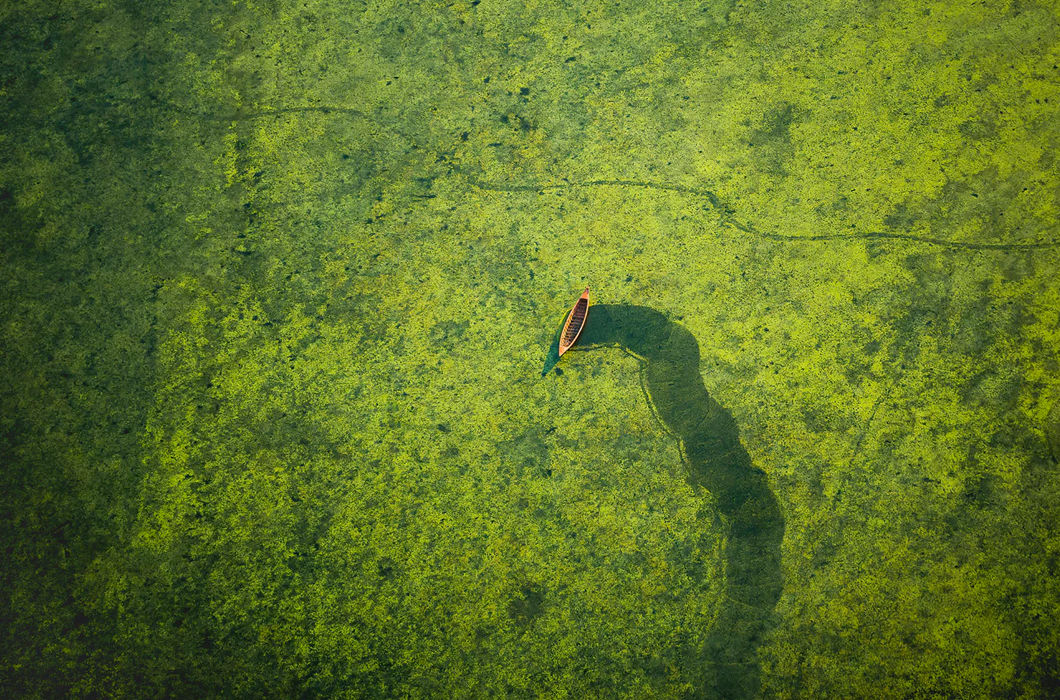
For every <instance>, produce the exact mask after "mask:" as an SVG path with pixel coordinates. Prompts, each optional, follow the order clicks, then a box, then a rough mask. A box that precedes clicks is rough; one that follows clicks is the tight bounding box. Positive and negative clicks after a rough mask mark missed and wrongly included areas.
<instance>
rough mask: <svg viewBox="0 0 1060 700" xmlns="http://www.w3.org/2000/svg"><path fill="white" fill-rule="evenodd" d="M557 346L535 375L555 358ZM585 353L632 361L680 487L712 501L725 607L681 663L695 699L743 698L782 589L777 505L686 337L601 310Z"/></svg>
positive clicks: (589, 325) (585, 339)
mask: <svg viewBox="0 0 1060 700" xmlns="http://www.w3.org/2000/svg"><path fill="white" fill-rule="evenodd" d="M557 340H558V335H557ZM557 340H554V341H553V346H552V350H551V351H550V354H549V358H548V360H547V361H546V363H545V370H544V372H543V373H542V374H547V373H548V371H549V370H551V369H552V367H554V366H555V363H556V361H557V360H558V357H557V356H556V349H557ZM593 346H597V347H601V346H603V347H615V346H617V347H621V348H624V349H625V350H627V351H629V352H630V353H632V354H633V355H635V356H637V358H638V360H639V361H640V362H641V363H642V371H643V380H644V386H645V389H646V390H647V392H648V394H650V400H651V402H652V403H653V404H654V409H655V412H656V414H657V415H658V416H659V418H660V419H661V420H662V422H663V423H665V424H666V426H667V427H668V428H669V429H670V430H671V431H673V433H674V434H675V435H676V436H677V437H678V438H679V439H680V441H681V444H682V445H683V447H684V450H683V453H684V457H685V461H686V462H687V464H688V468H689V471H688V480H689V483H691V484H692V486H693V487H701V488H704V489H707V490H708V491H710V492H711V493H712V494H714V496H715V498H716V500H717V503H718V508H719V510H720V511H721V513H722V514H723V515H724V516H725V520H726V521H727V523H728V527H729V532H728V543H727V546H726V552H725V556H726V587H727V590H726V594H725V598H726V600H725V602H724V604H723V605H722V608H721V613H720V614H719V616H718V619H717V621H716V622H715V625H714V628H713V629H712V630H711V633H710V636H709V638H708V640H707V643H706V645H705V648H704V649H702V650H701V653H700V654H699V655H698V657H697V658H690V659H685V660H683V663H684V664H685V665H687V667H688V668H687V671H688V672H689V675H690V676H692V677H693V678H695V679H696V680H697V682H698V685H699V687H698V688H697V691H696V693H695V694H696V695H697V696H699V695H702V696H705V697H724V698H741V697H752V696H754V695H756V694H757V691H758V687H759V670H758V664H757V661H756V655H755V652H756V650H757V648H758V645H759V643H760V642H761V640H762V637H763V636H764V635H765V634H766V633H767V632H768V631H769V629H770V628H771V627H772V625H773V608H774V607H775V606H776V603H777V600H778V599H779V598H780V591H781V587H782V577H781V569H780V544H781V539H782V538H783V535H784V519H783V517H782V516H781V514H780V508H779V506H778V505H777V499H776V497H775V496H774V495H773V492H772V491H771V490H770V488H769V483H768V482H767V480H766V475H765V473H764V472H763V471H762V470H760V469H758V468H756V467H755V466H754V465H753V464H751V458H750V455H748V454H747V451H746V450H745V449H744V448H743V446H742V445H741V444H740V439H739V431H738V429H737V427H736V422H735V421H734V420H733V417H732V414H730V413H729V412H728V411H727V410H725V409H724V408H723V407H722V406H721V405H720V404H719V403H718V402H717V401H715V400H714V399H713V398H711V396H710V394H709V393H707V390H706V387H705V386H704V385H703V380H702V378H701V377H700V374H699V345H698V343H697V342H696V339H695V337H694V336H693V335H692V334H691V333H690V332H689V331H688V330H686V329H685V328H683V327H682V326H680V325H678V324H677V323H674V322H673V321H671V320H670V319H668V318H666V316H664V315H663V314H661V313H659V312H658V311H656V310H654V309H651V308H648V307H645V306H624V305H609V304H601V305H597V306H593V307H592V308H590V310H589V318H588V321H587V322H586V324H585V328H584V330H583V331H582V335H581V338H580V339H579V340H578V344H577V345H576V346H575V347H574V348H572V351H573V350H576V349H579V348H581V349H582V350H585V349H590V350H591V349H592V347H593ZM714 525H715V524H714V523H713V522H712V523H711V526H712V527H713V526H714Z"/></svg>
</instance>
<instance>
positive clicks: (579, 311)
mask: <svg viewBox="0 0 1060 700" xmlns="http://www.w3.org/2000/svg"><path fill="white" fill-rule="evenodd" d="M588 318H589V288H588V287H586V288H585V291H584V292H582V295H581V296H580V297H578V301H576V302H575V303H574V306H573V307H571V310H570V312H569V313H568V314H567V320H566V321H564V323H563V330H562V331H561V332H560V334H559V354H560V356H562V355H563V353H565V352H567V351H568V350H570V347H571V346H572V345H574V343H575V342H576V341H577V340H578V336H580V335H581V334H582V329H583V328H585V322H586V321H587V320H588Z"/></svg>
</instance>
